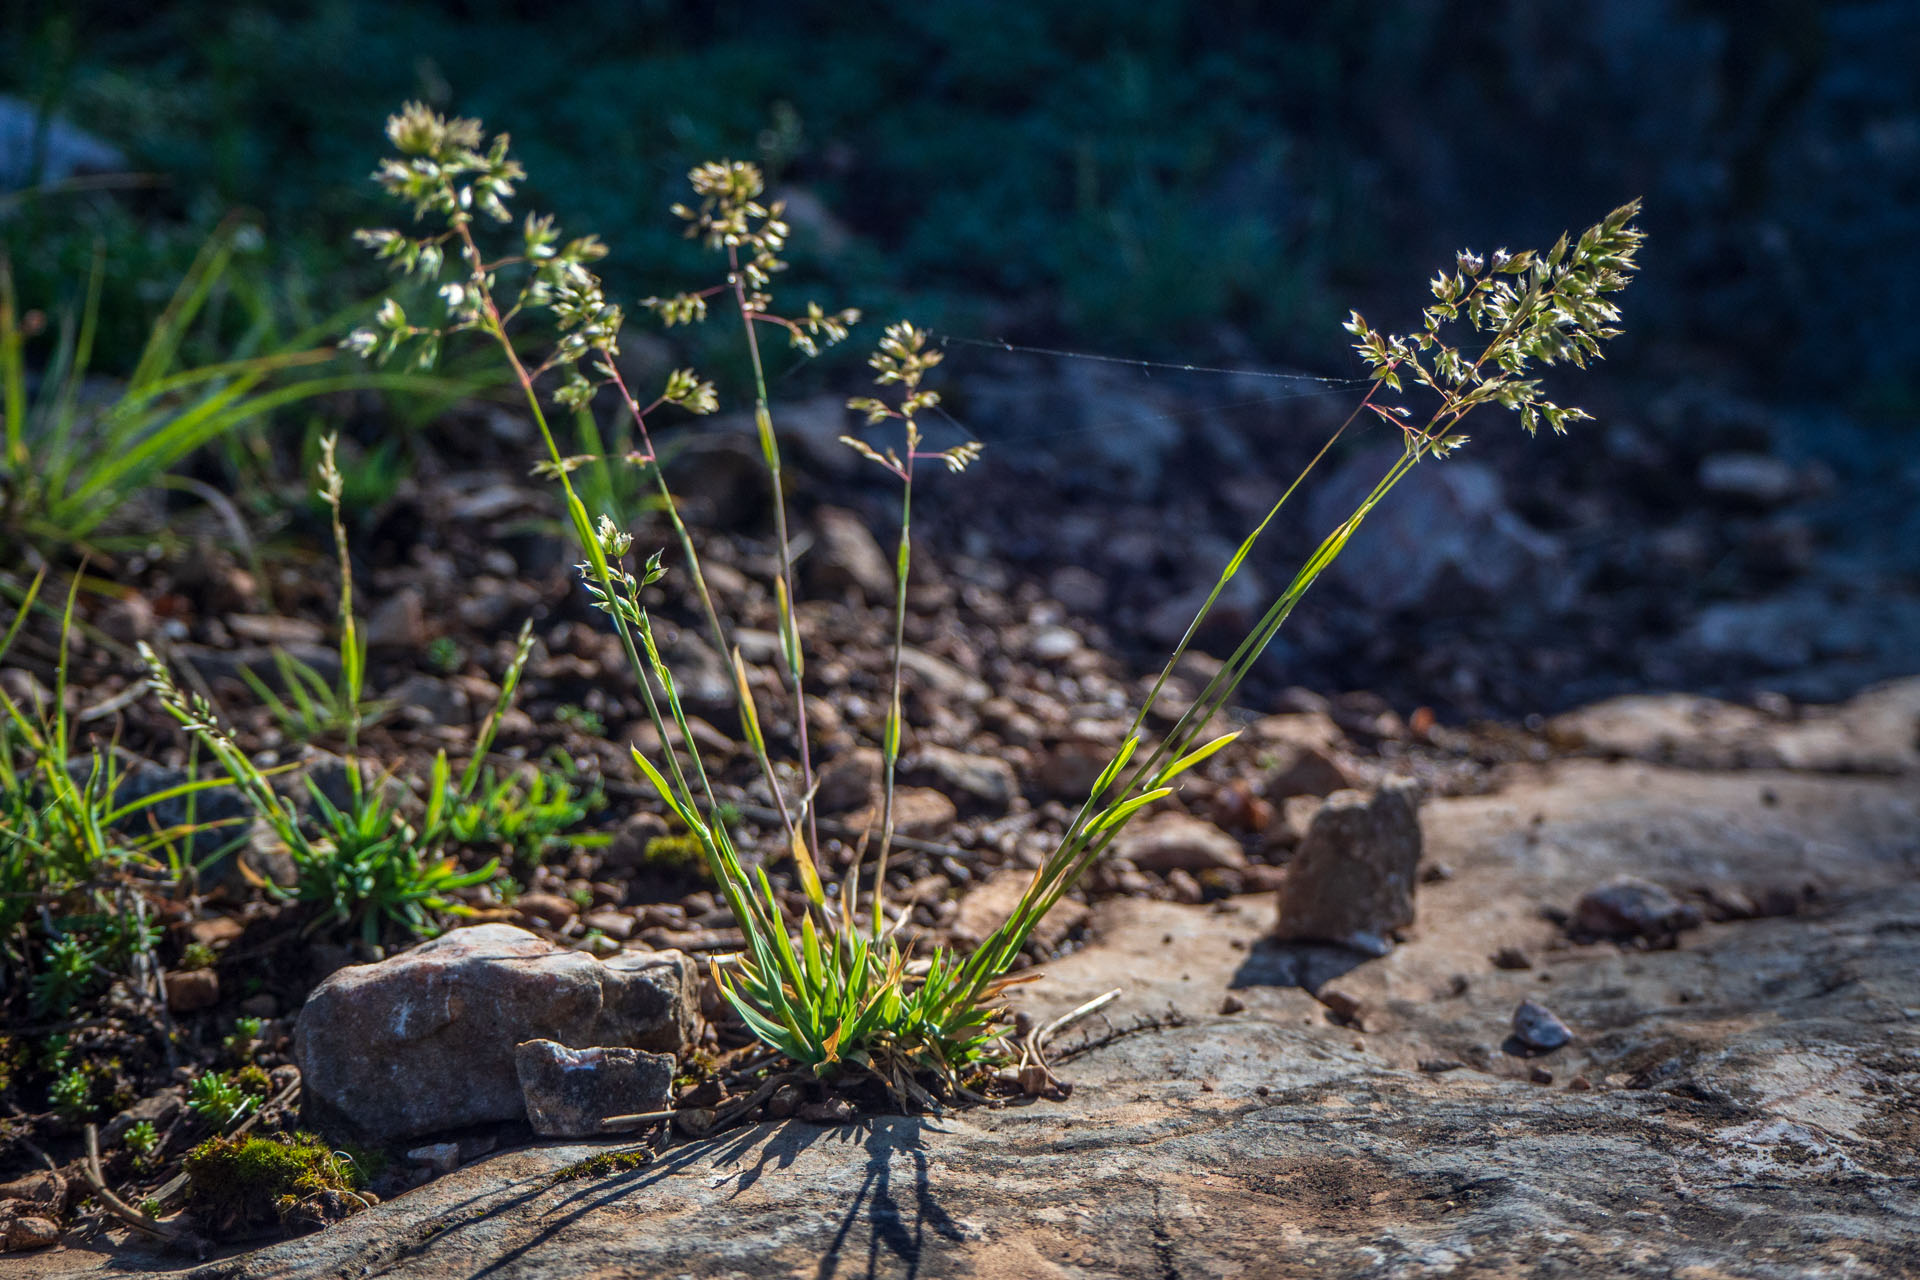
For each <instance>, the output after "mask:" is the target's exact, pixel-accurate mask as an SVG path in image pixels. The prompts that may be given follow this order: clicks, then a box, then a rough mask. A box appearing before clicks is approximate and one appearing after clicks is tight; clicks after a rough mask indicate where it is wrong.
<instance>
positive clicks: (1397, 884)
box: [1279, 781, 1420, 955]
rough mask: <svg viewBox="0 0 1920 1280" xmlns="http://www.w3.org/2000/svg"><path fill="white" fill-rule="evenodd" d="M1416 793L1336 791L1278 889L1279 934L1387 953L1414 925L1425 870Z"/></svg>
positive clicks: (1401, 787)
mask: <svg viewBox="0 0 1920 1280" xmlns="http://www.w3.org/2000/svg"><path fill="white" fill-rule="evenodd" d="M1419 796H1420V792H1419V788H1418V786H1417V785H1416V784H1414V783H1411V782H1404V781H1402V782H1390V783H1388V784H1387V785H1386V786H1384V787H1382V788H1380V790H1379V791H1377V792H1375V793H1374V794H1373V795H1371V796H1368V795H1365V794H1363V793H1361V792H1358V791H1336V792H1335V793H1334V794H1333V795H1331V796H1329V797H1327V800H1326V802H1325V803H1324V804H1322V805H1321V806H1320V809H1319V812H1317V813H1315V814H1314V815H1313V823H1312V825H1311V826H1309V827H1308V828H1307V834H1306V838H1305V839H1303V840H1302V841H1301V842H1300V851H1299V852H1298V853H1297V854H1295V855H1294V859H1293V861H1292V862H1291V863H1290V864H1289V865H1288V870H1287V882H1286V884H1285V886H1284V887H1282V888H1281V890H1280V926H1279V936H1280V937H1281V938H1282V939H1287V940H1294V941H1303V942H1304V941H1317V942H1335V943H1339V944H1341V945H1342V946H1349V947H1352V948H1354V949H1355V950H1359V951H1366V952H1369V953H1371V954H1376V955H1378V954H1383V953H1384V952H1385V951H1386V950H1387V948H1388V947H1389V946H1390V945H1391V943H1390V942H1389V939H1390V938H1391V937H1392V935H1393V933H1394V932H1395V931H1396V930H1399V929H1404V928H1406V927H1407V926H1408V925H1410V924H1412V923H1413V889H1414V883H1415V881H1416V879H1417V878H1418V874H1419V869H1420V814H1419Z"/></svg>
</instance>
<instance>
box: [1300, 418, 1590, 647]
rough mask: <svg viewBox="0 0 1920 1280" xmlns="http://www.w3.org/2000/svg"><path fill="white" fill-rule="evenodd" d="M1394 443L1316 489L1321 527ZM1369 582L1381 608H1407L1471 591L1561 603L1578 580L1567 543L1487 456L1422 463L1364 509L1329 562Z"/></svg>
mask: <svg viewBox="0 0 1920 1280" xmlns="http://www.w3.org/2000/svg"><path fill="white" fill-rule="evenodd" d="M1393 453H1397V449H1396V450H1393V451H1391V452H1389V451H1384V450H1380V449H1370V450H1367V451H1365V452H1363V453H1359V454H1356V455H1355V456H1354V458H1353V459H1352V460H1351V461H1349V462H1348V463H1346V464H1345V465H1344V466H1342V467H1341V468H1340V469H1339V470H1338V471H1336V472H1335V473H1334V474H1333V476H1332V477H1331V478H1329V479H1328V480H1327V482H1326V483H1325V484H1324V485H1322V486H1321V487H1320V488H1318V489H1316V490H1314V493H1313V497H1312V500H1311V502H1310V503H1309V505H1308V511H1309V514H1310V519H1311V521H1312V523H1313V525H1314V527H1315V528H1328V529H1330V528H1332V527H1334V526H1335V525H1337V524H1339V523H1340V521H1342V520H1344V519H1346V518H1347V516H1349V515H1350V514H1352V512H1353V509H1354V507H1355V506H1356V505H1357V504H1358V502H1359V501H1360V500H1361V499H1362V498H1364V497H1365V496H1366V494H1367V493H1368V492H1369V491H1370V490H1372V488H1373V486H1374V485H1376V484H1378V483H1379V481H1380V477H1381V476H1382V475H1384V474H1386V471H1387V468H1388V467H1389V466H1390V465H1391V464H1392V461H1393ZM1330 576H1331V577H1333V578H1335V579H1336V580H1338V581H1341V582H1346V583H1355V584H1365V587H1364V589H1365V590H1366V592H1367V594H1368V596H1369V598H1371V599H1372V600H1374V602H1375V603H1376V604H1377V606H1378V607H1379V608H1380V609H1381V610H1382V611H1390V610H1394V609H1407V608H1412V607H1414V606H1416V605H1420V604H1423V603H1428V602H1433V601H1438V600H1440V599H1441V598H1442V597H1444V596H1449V595H1456V594H1457V593H1459V592H1462V591H1465V592H1467V593H1469V594H1472V595H1474V596H1477V597H1479V598H1482V599H1489V600H1492V599H1501V598H1507V597H1512V596H1524V597H1527V598H1528V599H1533V600H1538V601H1540V602H1542V603H1543V604H1545V605H1546V606H1547V607H1548V608H1558V607H1564V606H1565V605H1566V603H1567V602H1568V601H1569V600H1570V599H1571V598H1572V595H1573V587H1574V583H1573V581H1572V579H1571V578H1570V576H1569V574H1568V557H1567V551H1566V548H1565V547H1564V546H1563V545H1562V544H1561V543H1560V542H1559V540H1558V539H1556V538H1554V537H1552V536H1551V535H1549V534H1545V533H1542V532H1540V531H1539V530H1537V529H1535V528H1533V527H1532V526H1531V525H1529V524H1527V523H1526V521H1524V520H1522V519H1521V518H1520V517H1519V516H1518V515H1516V514H1515V513H1514V512H1513V511H1512V509H1510V508H1509V507H1508V506H1507V500H1506V495H1505V493H1504V492H1503V489H1502V486H1501V483H1500V476H1499V473H1498V472H1496V471H1494V470H1493V469H1492V468H1491V467H1489V466H1487V465H1486V464H1484V463H1480V462H1472V461H1468V462H1464V463H1462V464H1461V465H1459V466H1453V465H1451V463H1449V465H1447V466H1444V467H1430V468H1429V467H1422V468H1420V469H1419V470H1418V471H1417V472H1415V473H1414V474H1413V475H1411V476H1409V477H1408V479H1407V481H1406V482H1405V483H1404V484H1403V485H1401V486H1400V489H1399V491H1398V492H1396V493H1395V494H1394V501H1393V502H1391V503H1383V504H1382V505H1381V506H1380V507H1379V508H1378V509H1377V510H1376V511H1374V512H1373V513H1372V514H1370V515H1369V516H1368V517H1367V520H1366V523H1364V524H1363V525H1362V526H1361V527H1360V531H1359V532H1358V533H1356V534H1354V536H1353V540H1352V541H1351V542H1350V543H1348V545H1347V548H1346V550H1345V551H1344V552H1342V554H1341V556H1340V560H1339V563H1338V564H1337V565H1335V566H1334V568H1333V569H1332V570H1331V571H1330Z"/></svg>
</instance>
